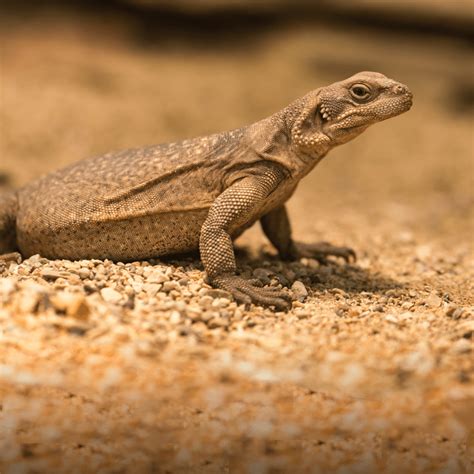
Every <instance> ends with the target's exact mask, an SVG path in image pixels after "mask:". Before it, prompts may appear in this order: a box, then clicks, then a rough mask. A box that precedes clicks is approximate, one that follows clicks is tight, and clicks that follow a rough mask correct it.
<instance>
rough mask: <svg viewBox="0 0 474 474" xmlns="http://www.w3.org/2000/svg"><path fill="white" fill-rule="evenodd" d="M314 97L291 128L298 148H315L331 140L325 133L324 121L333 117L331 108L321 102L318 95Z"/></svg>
mask: <svg viewBox="0 0 474 474" xmlns="http://www.w3.org/2000/svg"><path fill="white" fill-rule="evenodd" d="M314 99H315V100H311V101H309V103H307V104H306V106H305V107H304V108H303V109H302V110H301V113H300V114H299V116H298V117H297V118H296V120H295V122H294V124H293V127H292V129H291V136H292V139H293V142H294V143H295V144H296V146H297V147H298V148H304V149H308V148H309V149H312V150H315V149H316V148H317V147H318V145H322V144H325V143H327V142H328V140H329V138H328V137H327V136H326V135H325V134H324V133H323V127H324V123H325V122H327V121H329V120H330V119H331V117H330V115H329V110H327V109H326V108H325V107H324V105H323V104H321V102H320V100H319V98H318V97H315V98H314Z"/></svg>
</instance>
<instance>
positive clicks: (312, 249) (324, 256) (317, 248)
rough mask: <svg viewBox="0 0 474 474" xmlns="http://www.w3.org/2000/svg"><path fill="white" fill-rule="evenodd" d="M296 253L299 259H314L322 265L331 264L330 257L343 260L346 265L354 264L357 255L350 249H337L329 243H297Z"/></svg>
mask: <svg viewBox="0 0 474 474" xmlns="http://www.w3.org/2000/svg"><path fill="white" fill-rule="evenodd" d="M295 246H296V253H297V255H298V257H299V258H301V257H307V258H314V259H315V260H317V261H318V262H319V263H321V265H327V264H328V263H329V259H328V257H339V258H342V259H343V260H344V261H345V262H346V263H354V262H355V261H356V260H357V255H356V253H355V251H354V250H353V249H351V248H350V247H337V246H335V245H331V244H330V243H328V242H318V243H316V244H304V243H301V242H298V243H295Z"/></svg>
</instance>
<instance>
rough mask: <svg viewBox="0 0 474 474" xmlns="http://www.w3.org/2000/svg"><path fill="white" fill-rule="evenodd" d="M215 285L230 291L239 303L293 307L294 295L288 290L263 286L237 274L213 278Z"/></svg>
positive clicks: (282, 308)
mask: <svg viewBox="0 0 474 474" xmlns="http://www.w3.org/2000/svg"><path fill="white" fill-rule="evenodd" d="M212 283H213V285H214V286H216V287H218V288H221V289H223V290H227V291H229V292H230V293H231V294H232V295H233V297H234V299H235V300H236V301H237V302H238V303H243V304H250V303H254V304H256V305H259V306H274V307H275V308H276V309H278V310H283V311H286V310H288V309H289V308H290V307H291V302H292V297H291V295H289V294H288V293H287V292H285V291H283V290H281V289H279V288H275V287H265V288H262V287H261V282H260V281H259V283H260V286H258V284H255V282H253V281H252V280H245V279H244V278H241V277H239V276H236V275H223V276H222V275H221V276H219V277H216V278H214V279H212Z"/></svg>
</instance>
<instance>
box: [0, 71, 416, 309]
mask: <svg viewBox="0 0 474 474" xmlns="http://www.w3.org/2000/svg"><path fill="white" fill-rule="evenodd" d="M412 97H413V96H412V93H411V92H410V90H409V89H408V87H407V86H405V85H403V84H401V83H399V82H397V81H395V80H392V79H389V78H387V77H386V76H385V75H383V74H380V73H376V72H360V73H358V74H355V75H353V76H352V77H349V78H348V79H345V80H343V81H340V82H335V83H333V84H331V85H329V86H326V87H321V88H318V89H315V90H312V91H310V92H309V93H307V94H306V95H304V96H303V97H301V98H299V99H297V100H295V101H294V102H292V103H291V104H290V105H288V106H287V107H285V108H283V109H282V110H280V111H278V112H276V113H275V114H273V115H271V116H270V117H268V118H265V119H263V120H260V121H257V122H255V123H253V124H251V125H249V126H245V127H241V128H238V129H235V130H232V131H227V132H222V133H216V134H213V135H209V136H204V137H198V138H192V139H186V140H183V141H180V142H175V143H166V144H159V145H153V146H147V147H143V148H135V149H128V150H123V151H118V152H111V153H107V154H105V155H102V156H99V157H93V158H89V159H85V160H82V161H79V162H76V163H73V164H71V165H69V166H67V167H65V168H63V169H60V170H58V171H55V172H52V173H50V174H47V175H46V176H43V177H40V178H39V179H37V180H35V181H33V182H31V183H29V184H27V185H25V186H24V187H22V188H20V189H18V190H16V191H11V192H9V193H7V194H3V195H1V196H0V254H4V255H6V256H5V257H4V258H7V257H8V255H10V256H11V255H13V254H14V252H18V251H19V252H20V253H21V254H22V255H23V256H25V257H28V256H31V255H34V254H40V255H42V256H43V257H46V258H50V259H56V258H61V259H70V260H80V259H106V258H107V259H111V260H113V261H123V262H126V261H137V260H145V259H151V258H159V257H160V256H165V255H170V254H179V253H187V252H190V251H196V250H199V251H200V256H201V260H202V263H203V265H204V269H205V272H206V275H207V281H208V282H209V283H210V284H211V285H212V286H213V287H215V288H220V289H223V290H226V291H228V292H230V293H231V294H232V295H233V297H234V299H235V300H236V301H237V302H238V303H243V304H247V305H248V304H250V303H254V304H257V305H261V306H273V307H275V308H276V309H277V310H286V309H288V308H289V307H291V296H290V294H289V293H288V291H287V290H286V289H284V288H280V287H273V286H268V285H267V286H263V285H262V283H261V281H259V280H256V279H245V278H244V277H242V276H240V275H239V274H238V272H237V265H236V259H235V255H234V249H233V240H234V239H235V238H236V237H238V236H239V235H240V234H241V233H242V232H243V231H244V230H246V229H247V228H249V227H250V226H251V225H253V224H254V223H255V222H256V221H260V223H261V226H262V229H263V232H264V234H265V235H266V236H267V237H268V239H269V240H270V242H271V243H272V244H273V246H274V247H275V248H276V250H277V251H278V254H279V256H280V258H282V259H284V260H294V259H299V258H301V257H313V258H315V259H318V260H320V261H321V262H323V261H324V260H325V259H326V257H330V256H336V257H342V258H344V259H345V260H346V261H350V260H351V259H354V260H355V252H354V251H353V250H352V249H350V248H347V247H336V246H333V245H330V244H328V243H326V242H320V243H313V244H309V243H301V242H298V241H295V240H293V238H292V233H291V226H290V221H289V217H288V214H287V211H286V208H285V202H286V201H287V200H288V199H289V198H290V197H291V195H292V194H293V193H294V191H295V189H296V186H297V184H298V183H299V181H300V180H301V179H302V178H303V177H304V176H305V175H307V174H308V173H309V172H310V171H311V170H312V169H313V168H314V167H315V166H316V165H317V164H318V163H319V162H320V161H321V159H322V158H323V157H324V156H326V154H327V153H328V152H329V151H330V150H331V149H332V148H334V147H335V146H338V145H341V144H344V143H346V142H348V141H349V140H352V139H354V138H355V137H357V136H358V135H360V134H361V133H362V132H363V131H364V130H366V129H367V127H369V126H370V125H372V124H375V123H377V122H380V121H382V120H386V119H388V118H390V117H394V116H396V115H399V114H401V113H403V112H406V111H407V110H409V109H410V107H411V105H412Z"/></svg>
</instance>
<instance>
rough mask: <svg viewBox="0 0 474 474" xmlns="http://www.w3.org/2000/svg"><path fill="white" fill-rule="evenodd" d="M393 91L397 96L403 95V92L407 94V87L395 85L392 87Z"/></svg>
mask: <svg viewBox="0 0 474 474" xmlns="http://www.w3.org/2000/svg"><path fill="white" fill-rule="evenodd" d="M394 91H395V92H396V93H397V94H404V93H405V92H408V89H407V87H405V86H402V85H401V84H397V85H396V86H395V87H394Z"/></svg>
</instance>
